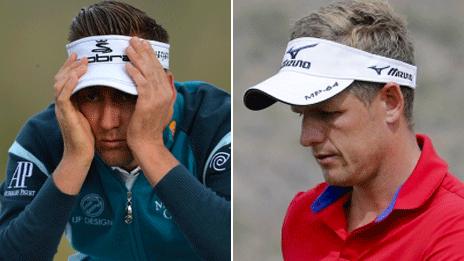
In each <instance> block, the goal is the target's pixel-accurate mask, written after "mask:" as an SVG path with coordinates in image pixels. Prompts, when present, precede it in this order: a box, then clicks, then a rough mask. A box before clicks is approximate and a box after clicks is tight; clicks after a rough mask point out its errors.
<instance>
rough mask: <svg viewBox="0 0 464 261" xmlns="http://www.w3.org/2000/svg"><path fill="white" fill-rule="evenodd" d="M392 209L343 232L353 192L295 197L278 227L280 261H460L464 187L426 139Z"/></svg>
mask: <svg viewBox="0 0 464 261" xmlns="http://www.w3.org/2000/svg"><path fill="white" fill-rule="evenodd" d="M417 141H418V144H419V146H420V147H421V151H422V152H421V156H420V158H419V161H418V162H417V165H416V167H415V169H414V171H413V173H412V174H411V176H410V177H409V178H408V179H407V181H406V182H405V183H404V184H403V185H402V186H401V187H400V188H399V189H398V190H397V193H396V195H395V197H394V198H393V200H392V202H391V203H390V206H389V207H388V208H387V209H385V211H384V212H383V213H382V214H380V215H379V216H378V217H377V219H376V220H374V221H373V222H371V223H369V224H367V225H365V226H363V227H360V228H358V229H356V230H354V231H352V232H351V233H349V232H348V231H347V219H346V215H345V210H344V208H345V206H346V204H347V203H348V201H349V200H350V195H351V192H350V191H351V188H342V187H336V186H328V185H327V184H326V183H323V184H320V185H319V186H317V187H316V188H314V189H312V190H309V191H307V192H300V193H299V194H297V195H296V196H295V198H294V199H293V201H292V202H291V203H290V206H289V207H288V210H287V215H286V217H285V220H284V224H283V227H282V253H283V257H284V260H464V184H463V183H462V182H461V181H459V180H458V179H457V178H455V177H453V176H452V175H451V174H450V172H449V171H448V166H447V164H446V162H444V161H443V160H442V159H440V158H439V156H438V155H437V153H436V152H435V150H434V149H433V146H432V143H431V141H430V139H429V138H428V137H426V136H424V135H417Z"/></svg>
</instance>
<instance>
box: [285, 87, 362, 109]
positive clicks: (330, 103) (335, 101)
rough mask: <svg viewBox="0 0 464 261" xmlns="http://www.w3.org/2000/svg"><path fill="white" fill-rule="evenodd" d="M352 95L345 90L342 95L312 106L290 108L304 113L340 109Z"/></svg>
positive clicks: (292, 106)
mask: <svg viewBox="0 0 464 261" xmlns="http://www.w3.org/2000/svg"><path fill="white" fill-rule="evenodd" d="M350 95H353V94H351V93H350V92H349V91H348V90H344V91H342V92H341V93H339V94H337V95H335V96H333V97H331V98H329V99H327V100H325V101H322V102H319V103H315V104H310V105H291V106H290V108H291V110H292V111H293V112H297V113H299V112H302V111H306V110H321V109H330V108H333V107H339V106H341V105H342V104H343V102H344V101H345V100H346V98H347V97H348V96H350Z"/></svg>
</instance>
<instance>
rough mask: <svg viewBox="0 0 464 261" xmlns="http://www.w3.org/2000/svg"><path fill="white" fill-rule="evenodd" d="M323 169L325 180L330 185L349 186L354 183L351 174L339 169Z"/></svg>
mask: <svg viewBox="0 0 464 261" xmlns="http://www.w3.org/2000/svg"><path fill="white" fill-rule="evenodd" d="M322 171H323V175H324V180H325V182H327V183H328V184H329V185H332V186H340V187H349V186H352V185H353V184H352V180H351V176H350V175H349V174H348V173H346V172H342V171H337V170H335V169H330V170H326V169H323V170H322Z"/></svg>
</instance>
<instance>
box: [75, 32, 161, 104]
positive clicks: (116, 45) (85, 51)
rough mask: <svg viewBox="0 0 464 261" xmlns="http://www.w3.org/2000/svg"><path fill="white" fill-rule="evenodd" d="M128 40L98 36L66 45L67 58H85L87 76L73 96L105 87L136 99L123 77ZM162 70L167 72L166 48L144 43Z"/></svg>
mask: <svg viewBox="0 0 464 261" xmlns="http://www.w3.org/2000/svg"><path fill="white" fill-rule="evenodd" d="M130 39H131V37H129V36H123V35H98V36H91V37H86V38H82V39H79V40H77V41H74V42H72V43H69V44H67V45H66V49H67V51H68V56H70V55H71V54H72V53H76V54H77V59H81V58H83V57H87V59H88V61H89V64H88V68H87V72H86V73H85V74H84V75H83V76H82V77H81V78H80V79H79V82H78V83H77V86H76V88H75V89H74V90H73V94H74V93H76V92H78V91H80V90H82V89H84V88H86V87H90V86H108V87H113V88H115V89H118V90H120V91H123V92H126V93H129V94H132V95H137V88H136V86H135V83H134V82H133V81H132V78H131V77H130V76H129V74H127V72H126V68H125V64H126V63H128V62H130V61H129V58H128V57H127V55H126V48H127V47H128V46H129V40H130ZM148 42H149V43H150V45H151V47H152V48H153V50H154V51H155V54H156V57H157V58H158V61H159V62H160V63H161V66H163V68H164V69H169V44H166V43H161V42H157V41H148Z"/></svg>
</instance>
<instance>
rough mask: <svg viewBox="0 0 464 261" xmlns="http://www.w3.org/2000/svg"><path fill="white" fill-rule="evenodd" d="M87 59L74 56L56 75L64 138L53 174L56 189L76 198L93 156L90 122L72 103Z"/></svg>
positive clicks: (56, 89)
mask: <svg viewBox="0 0 464 261" xmlns="http://www.w3.org/2000/svg"><path fill="white" fill-rule="evenodd" d="M87 64H88V61H87V58H83V59H81V60H77V55H76V54H75V53H73V54H71V56H70V57H69V58H68V59H67V60H66V62H65V63H64V64H63V66H62V67H61V68H60V70H59V71H58V73H57V74H56V75H55V85H54V89H55V102H56V104H55V114H56V119H57V120H58V124H59V125H60V129H61V135H62V136H63V144H64V151H63V158H62V159H61V162H60V164H59V165H58V167H57V168H56V169H55V171H54V173H53V180H54V182H55V185H56V186H57V188H58V189H59V190H61V191H62V192H63V193H66V194H69V195H76V194H78V193H79V191H80V189H81V187H82V184H83V183H84V180H85V177H86V176H87V172H88V170H89V168H90V164H91V163H92V159H93V156H94V152H95V148H94V147H95V139H94V136H93V134H92V129H91V128H90V125H89V122H88V121H87V119H86V118H85V117H84V115H83V114H82V113H81V112H80V111H79V110H78V109H77V106H76V104H74V103H73V102H72V101H71V94H72V91H73V90H74V88H76V85H77V82H78V80H79V78H80V77H81V76H82V75H84V73H85V72H86V71H87Z"/></svg>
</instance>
